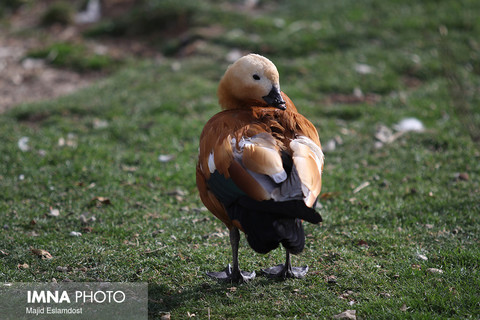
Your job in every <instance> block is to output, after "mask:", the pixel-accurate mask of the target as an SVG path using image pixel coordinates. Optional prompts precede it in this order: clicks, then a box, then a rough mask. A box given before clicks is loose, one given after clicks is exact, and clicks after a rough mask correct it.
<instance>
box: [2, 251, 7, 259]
mask: <svg viewBox="0 0 480 320" xmlns="http://www.w3.org/2000/svg"><path fill="white" fill-rule="evenodd" d="M6 256H8V252H6V251H3V250H0V257H1V258H3V257H6Z"/></svg>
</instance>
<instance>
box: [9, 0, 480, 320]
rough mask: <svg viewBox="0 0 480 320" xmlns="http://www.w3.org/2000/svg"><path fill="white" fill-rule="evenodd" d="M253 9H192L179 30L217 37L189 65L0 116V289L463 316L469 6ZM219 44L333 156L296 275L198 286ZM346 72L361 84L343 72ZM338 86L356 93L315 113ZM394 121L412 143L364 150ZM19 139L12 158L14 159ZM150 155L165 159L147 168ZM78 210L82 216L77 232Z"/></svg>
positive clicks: (473, 84) (478, 74) (472, 246)
mask: <svg viewBox="0 0 480 320" xmlns="http://www.w3.org/2000/svg"><path fill="white" fill-rule="evenodd" d="M265 6H266V7H265V8H264V11H263V13H262V14H248V13H246V12H242V11H239V10H233V9H231V8H230V7H229V6H223V7H217V6H214V5H213V4H209V7H207V8H204V9H202V10H205V11H204V12H208V13H209V15H207V16H206V17H205V18H202V19H204V20H202V19H200V18H198V17H197V18H195V19H197V20H195V21H194V24H197V25H198V26H202V25H207V24H208V23H209V20H208V18H213V17H219V16H220V17H221V18H218V19H215V20H214V22H215V23H218V24H221V26H222V28H224V29H225V32H223V33H222V34H221V35H218V36H214V37H212V38H211V39H208V40H205V41H206V45H205V46H201V47H200V48H199V49H198V50H197V52H196V54H194V55H193V56H191V57H189V58H184V59H180V60H177V59H174V58H165V59H163V60H160V61H156V62H153V61H137V62H132V63H131V64H129V65H127V66H125V67H124V68H122V69H121V70H119V71H117V72H116V73H115V74H113V75H112V76H110V77H109V78H108V79H106V80H103V81H100V82H99V83H97V84H96V85H94V86H92V87H90V88H87V89H84V90H82V91H80V92H77V93H75V94H73V95H70V96H67V97H63V98H59V99H57V100H54V101H49V102H42V103H36V104H29V105H22V106H18V107H16V108H14V109H13V110H11V111H10V112H8V113H7V114H4V115H2V116H1V118H0V138H1V141H2V143H1V144H0V154H1V157H2V161H1V162H0V199H1V201H0V212H1V213H2V218H1V219H0V221H1V223H0V227H1V228H2V229H1V230H0V239H1V240H0V249H1V250H2V252H4V253H6V254H7V255H5V254H4V253H2V255H1V256H0V260H1V263H0V279H2V281H38V282H45V281H47V282H48V281H52V280H53V278H55V279H56V280H57V281H62V280H65V279H70V280H74V281H146V282H148V283H149V299H150V301H149V315H150V317H151V318H154V319H158V318H160V316H161V315H162V314H163V313H164V312H169V313H171V316H172V318H175V319H177V318H178V319H184V318H188V314H190V315H191V314H193V313H194V314H195V315H196V318H198V319H206V318H208V315H210V317H211V319H223V318H227V319H271V318H277V317H279V318H287V319H293V318H297V319H319V318H330V319H331V318H332V317H333V315H335V314H338V313H340V312H342V311H345V310H347V309H355V310H356V312H357V317H358V318H362V319H451V318H459V319H476V318H478V316H479V315H480V249H479V247H480V246H479V236H480V185H479V184H480V183H479V181H480V151H479V149H478V144H477V143H476V142H474V139H475V137H476V136H475V128H476V127H478V126H480V121H479V118H478V115H479V114H480V107H479V106H480V103H479V99H480V95H479V91H478V88H479V84H480V70H479V56H480V51H479V50H480V49H479V48H480V47H479V42H478V40H477V39H480V20H478V19H477V18H476V15H475V14H474V13H475V12H478V11H479V9H480V8H479V7H480V3H479V2H478V1H462V2H458V1H457V2H456V1H447V0H445V1H422V2H418V1H389V2H385V1H376V0H372V1H362V2H358V1H350V0H341V1H335V2H331V3H317V4H312V2H311V1H296V2H293V1H290V2H288V3H287V2H283V1H281V2H268V1H266V2H265ZM220 14H221V15H220ZM300 20H301V21H300ZM238 21H243V22H238ZM210 22H211V21H210ZM247 22H248V23H247ZM239 23H240V24H239ZM239 26H241V31H232V30H234V29H238V28H239ZM446 30H447V31H448V32H446ZM232 48H241V49H245V50H252V51H253V50H254V51H257V52H259V53H263V54H265V55H267V56H268V57H269V58H271V59H272V60H273V61H274V62H275V63H276V65H277V67H278V69H279V71H280V74H281V78H280V81H281V85H282V89H283V90H284V91H285V92H286V93H287V94H288V95H289V96H290V97H291V98H292V100H293V101H294V102H295V104H296V105H297V107H298V109H299V110H301V112H302V113H303V114H305V115H306V116H307V117H308V118H309V119H311V121H312V122H313V123H314V124H315V125H316V127H317V128H318V131H319V133H320V137H321V140H322V141H323V143H324V144H325V143H326V142H327V141H329V140H330V139H333V138H335V137H336V136H339V137H340V138H341V140H342V141H343V143H342V144H341V145H338V146H337V148H336V149H335V150H333V151H331V152H328V153H326V164H325V171H324V184H323V197H322V199H321V201H320V202H321V204H322V208H321V209H320V212H321V214H322V216H323V218H324V222H323V224H322V225H320V226H313V225H306V226H305V228H306V234H307V240H306V248H305V251H304V252H303V253H302V254H301V255H300V256H298V257H294V263H295V264H298V265H304V264H308V265H309V267H310V271H309V274H308V276H307V278H306V279H304V280H287V281H284V282H276V281H271V280H268V279H266V278H263V277H261V276H259V277H257V279H255V281H253V282H251V283H247V284H242V285H234V284H221V283H216V282H214V281H212V280H210V279H208V278H207V277H206V276H205V272H206V271H212V270H220V269H222V268H224V266H225V265H226V264H227V263H228V262H229V261H230V248H229V242H228V236H227V235H226V233H225V231H226V230H225V228H224V226H223V225H222V224H221V223H220V222H219V221H218V220H216V219H215V218H214V217H213V216H212V215H211V214H210V213H208V212H207V211H205V210H203V209H202V207H203V206H202V204H201V202H200V200H199V197H198V195H197V191H196V186H195V178H194V168H195V163H196V157H197V150H198V137H199V134H200V132H201V129H202V127H203V125H204V123H205V122H206V121H207V120H208V119H209V118H210V117H211V116H212V115H213V114H215V113H216V112H218V105H217V101H216V96H215V91H216V86H217V83H218V80H219V78H220V77H221V75H222V74H223V71H224V70H225V68H226V67H227V65H228V63H227V62H226V61H225V60H224V57H225V54H226V53H227V52H228V51H229V50H231V49H232ZM178 64H180V69H178ZM358 64H367V65H369V66H371V67H372V70H373V71H372V73H370V74H359V73H358V72H356V71H355V66H356V65H358ZM172 65H175V67H174V68H173V67H172ZM175 70H176V71H175ZM356 88H359V89H361V91H362V92H363V93H364V94H365V95H367V96H368V94H370V95H373V96H375V97H376V98H375V99H373V100H372V101H365V102H359V103H342V102H338V101H337V100H335V98H334V97H335V96H338V95H343V96H346V97H351V95H352V93H353V91H354V90H355V89H356ZM459 90H460V91H459ZM465 112H468V113H467V114H465ZM406 117H416V118H418V119H420V120H421V121H422V122H423V123H424V124H425V126H426V128H427V130H426V131H425V132H422V133H407V134H404V135H403V136H401V137H400V138H399V139H397V140H396V141H394V142H393V143H391V144H387V145H384V146H383V147H382V148H376V147H375V142H376V139H375V132H376V128H377V126H379V125H386V126H388V127H390V128H392V127H393V125H394V124H395V123H397V122H398V121H400V120H401V119H403V118H406ZM22 137H28V138H29V141H28V146H29V150H28V151H21V150H20V149H19V147H18V141H19V139H21V138H22ZM61 138H63V139H64V140H66V141H67V142H68V141H70V142H71V143H70V146H69V145H68V143H67V144H66V145H59V139H61ZM477 142H478V141H477ZM161 154H162V155H173V156H174V157H175V158H174V159H173V160H172V161H169V162H160V161H158V156H159V155H161ZM459 173H466V174H468V179H466V180H462V179H459V178H458V174H459ZM366 181H368V182H369V183H370V185H369V186H368V187H366V188H364V189H362V190H361V191H359V192H358V193H354V192H353V190H354V189H355V188H356V187H358V186H359V185H360V184H362V183H363V182H366ZM96 197H106V198H108V199H109V200H110V202H111V204H101V203H98V202H96V201H94V200H92V199H95V198H96ZM50 208H56V209H59V210H60V215H59V216H58V217H52V216H50V215H49V212H50ZM81 215H85V216H87V217H91V216H94V217H95V218H96V220H95V221H90V222H89V223H87V224H84V223H82V221H81V219H80V216H81ZM71 231H80V232H82V236H81V237H71V236H70V235H69V234H70V232H71ZM241 246H242V247H241V249H240V263H241V267H242V268H243V269H245V270H248V271H252V270H257V271H258V270H260V269H261V268H265V267H268V266H271V265H274V264H277V263H279V262H280V261H282V260H283V255H284V253H283V251H282V250H276V251H274V252H272V253H270V254H268V255H259V254H256V253H254V252H253V251H252V250H251V249H249V248H248V244H247V243H246V241H245V240H244V239H242V242H241ZM31 248H38V249H44V250H47V251H48V252H50V253H51V254H52V256H53V259H50V260H41V259H38V258H37V257H36V256H34V255H33V254H32V253H31V251H30V249H31ZM419 254H423V255H425V256H427V257H428V260H426V261H424V260H421V259H419V258H418V255H419ZM24 263H27V264H28V265H29V268H28V269H21V268H18V265H21V264H24ZM58 266H62V267H67V271H66V272H62V271H58V270H57V267H58ZM428 268H437V269H441V270H443V271H444V272H443V273H442V274H435V273H430V272H429V271H427V269H428ZM330 276H335V277H336V281H334V282H331V281H330V282H329V281H327V279H328V277H330ZM351 301H353V303H354V304H353V305H350V304H349V303H350V302H351ZM403 305H405V308H406V310H404V308H402V306H403ZM402 310H404V311H402Z"/></svg>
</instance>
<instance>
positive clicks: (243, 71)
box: [218, 54, 285, 109]
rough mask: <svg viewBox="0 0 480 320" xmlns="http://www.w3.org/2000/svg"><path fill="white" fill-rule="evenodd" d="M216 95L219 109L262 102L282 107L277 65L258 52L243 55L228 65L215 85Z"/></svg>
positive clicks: (255, 104) (260, 103) (254, 104)
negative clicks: (218, 83) (220, 107)
mask: <svg viewBox="0 0 480 320" xmlns="http://www.w3.org/2000/svg"><path fill="white" fill-rule="evenodd" d="M218 98H219V102H220V105H221V106H222V109H236V108H243V107H245V106H261V105H265V106H266V105H270V106H272V107H276V108H280V109H284V108H285V102H284V101H283V99H282V98H281V96H280V82H279V75H278V71H277V68H276V67H275V65H274V64H273V63H272V62H271V61H270V60H268V59H267V58H265V57H263V56H261V55H258V54H249V55H246V56H244V57H242V58H240V59H238V60H237V61H236V62H235V63H234V64H232V65H231V66H229V67H228V69H227V71H226V72H225V75H224V76H223V78H222V80H221V81H220V85H219V87H218ZM282 103H283V107H282V106H281V105H282Z"/></svg>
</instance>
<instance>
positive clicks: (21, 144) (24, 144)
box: [18, 137, 30, 152]
mask: <svg viewBox="0 0 480 320" xmlns="http://www.w3.org/2000/svg"><path fill="white" fill-rule="evenodd" d="M29 140H30V138H29V137H21V138H20V139H18V148H19V149H20V150H21V151H23V152H25V151H28V150H30V147H29V145H28V141H29Z"/></svg>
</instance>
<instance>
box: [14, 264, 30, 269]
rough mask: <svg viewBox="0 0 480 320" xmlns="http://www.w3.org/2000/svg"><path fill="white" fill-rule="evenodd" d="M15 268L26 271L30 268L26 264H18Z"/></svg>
mask: <svg viewBox="0 0 480 320" xmlns="http://www.w3.org/2000/svg"><path fill="white" fill-rule="evenodd" d="M17 268H18V269H28V268H30V266H29V265H28V264H26V263H23V264H18V265H17Z"/></svg>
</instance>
